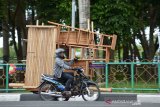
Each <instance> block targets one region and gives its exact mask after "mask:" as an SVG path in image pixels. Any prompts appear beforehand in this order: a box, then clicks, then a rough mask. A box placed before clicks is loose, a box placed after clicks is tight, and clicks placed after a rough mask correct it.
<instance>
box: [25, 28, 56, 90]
mask: <svg viewBox="0 0 160 107" xmlns="http://www.w3.org/2000/svg"><path fill="white" fill-rule="evenodd" d="M27 27H29V28H28V47H27V61H26V74H25V87H27V88H29V87H37V86H38V85H39V84H40V77H41V74H43V73H44V74H52V73H53V65H54V55H55V49H56V37H57V28H56V27H53V26H52V27H44V26H41V27H40V26H38V27H37V26H27Z"/></svg>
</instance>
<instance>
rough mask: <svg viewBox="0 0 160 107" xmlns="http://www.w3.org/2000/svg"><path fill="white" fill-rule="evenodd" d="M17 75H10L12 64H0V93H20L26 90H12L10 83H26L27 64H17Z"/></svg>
mask: <svg viewBox="0 0 160 107" xmlns="http://www.w3.org/2000/svg"><path fill="white" fill-rule="evenodd" d="M15 66H16V67H17V69H16V73H15V74H12V75H9V67H10V64H0V92H9V91H20V90H25V89H20V88H17V89H16V88H11V87H9V83H24V73H25V69H24V68H25V66H26V65H25V64H15Z"/></svg>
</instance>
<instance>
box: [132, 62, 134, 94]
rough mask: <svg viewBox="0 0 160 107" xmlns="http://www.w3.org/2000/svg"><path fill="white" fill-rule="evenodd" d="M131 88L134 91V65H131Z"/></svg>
mask: <svg viewBox="0 0 160 107" xmlns="http://www.w3.org/2000/svg"><path fill="white" fill-rule="evenodd" d="M131 87H132V91H134V63H133V62H132V63H131Z"/></svg>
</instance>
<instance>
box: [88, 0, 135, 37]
mask: <svg viewBox="0 0 160 107" xmlns="http://www.w3.org/2000/svg"><path fill="white" fill-rule="evenodd" d="M133 11H134V7H133V6H132V5H131V4H130V2H128V1H124V0H99V1H97V2H96V3H95V4H93V6H92V8H91V15H92V19H93V21H94V22H95V23H96V26H97V27H99V28H100V29H101V30H102V31H103V32H107V33H108V34H117V35H128V34H130V25H131V23H132V21H131V20H132V19H131V18H132V15H133Z"/></svg>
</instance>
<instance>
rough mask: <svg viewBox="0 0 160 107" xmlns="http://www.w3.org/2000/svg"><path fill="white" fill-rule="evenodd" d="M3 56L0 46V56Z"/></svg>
mask: <svg viewBox="0 0 160 107" xmlns="http://www.w3.org/2000/svg"><path fill="white" fill-rule="evenodd" d="M1 57H3V50H2V48H0V58H1Z"/></svg>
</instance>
